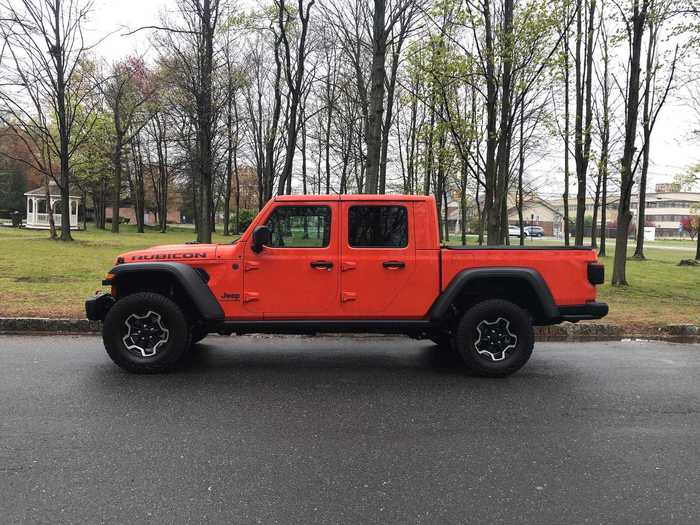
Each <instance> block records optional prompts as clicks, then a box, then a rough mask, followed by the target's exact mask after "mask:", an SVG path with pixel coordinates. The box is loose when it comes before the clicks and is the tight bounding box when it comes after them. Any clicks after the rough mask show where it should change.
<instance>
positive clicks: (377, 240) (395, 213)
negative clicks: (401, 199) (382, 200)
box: [348, 206, 408, 248]
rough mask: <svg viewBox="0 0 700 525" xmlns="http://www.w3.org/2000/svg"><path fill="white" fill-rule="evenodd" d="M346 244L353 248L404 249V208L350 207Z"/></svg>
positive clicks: (406, 231) (405, 212)
mask: <svg viewBox="0 0 700 525" xmlns="http://www.w3.org/2000/svg"><path fill="white" fill-rule="evenodd" d="M348 243H349V244H350V246H352V247H353V248H405V247H406V246H408V212H407V210H406V207H405V206H352V207H351V208H350V210H349V211H348Z"/></svg>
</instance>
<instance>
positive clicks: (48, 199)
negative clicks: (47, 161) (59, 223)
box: [44, 175, 58, 241]
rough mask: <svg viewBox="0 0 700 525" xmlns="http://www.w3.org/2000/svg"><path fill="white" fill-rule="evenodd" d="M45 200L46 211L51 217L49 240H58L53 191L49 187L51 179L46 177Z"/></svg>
mask: <svg viewBox="0 0 700 525" xmlns="http://www.w3.org/2000/svg"><path fill="white" fill-rule="evenodd" d="M44 189H45V190H46V191H45V192H44V198H45V199H46V211H47V212H48V216H49V238H50V239H51V240H52V241H55V240H58V235H56V221H55V220H54V218H53V206H51V190H50V187H49V177H48V176H47V175H44Z"/></svg>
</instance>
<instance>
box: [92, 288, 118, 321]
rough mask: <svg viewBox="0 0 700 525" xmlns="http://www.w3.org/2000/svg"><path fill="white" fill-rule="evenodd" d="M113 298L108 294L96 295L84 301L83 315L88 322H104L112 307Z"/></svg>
mask: <svg viewBox="0 0 700 525" xmlns="http://www.w3.org/2000/svg"><path fill="white" fill-rule="evenodd" d="M114 301H115V300H114V297H112V296H111V295H110V294H108V293H98V294H96V295H95V296H93V297H89V298H88V299H87V300H86V301H85V315H86V316H87V318H88V319H90V321H104V318H105V316H106V315H107V312H108V311H109V309H110V308H112V305H113V304H114Z"/></svg>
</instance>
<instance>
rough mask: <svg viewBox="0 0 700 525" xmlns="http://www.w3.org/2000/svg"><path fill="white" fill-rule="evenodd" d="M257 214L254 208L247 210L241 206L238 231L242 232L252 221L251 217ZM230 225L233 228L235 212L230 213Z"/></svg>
mask: <svg viewBox="0 0 700 525" xmlns="http://www.w3.org/2000/svg"><path fill="white" fill-rule="evenodd" d="M257 214H258V212H257V211H255V210H247V209H244V208H241V210H240V221H241V230H240V232H239V233H243V232H244V231H246V230H247V229H248V226H250V223H251V222H253V219H254V218H255V216H256V215H257ZM231 225H232V226H233V227H234V228H235V226H236V214H235V213H234V214H232V215H231Z"/></svg>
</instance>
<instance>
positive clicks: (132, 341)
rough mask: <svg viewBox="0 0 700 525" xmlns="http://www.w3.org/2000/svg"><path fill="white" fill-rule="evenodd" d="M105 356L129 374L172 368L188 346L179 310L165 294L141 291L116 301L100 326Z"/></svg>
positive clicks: (187, 336)
mask: <svg viewBox="0 0 700 525" xmlns="http://www.w3.org/2000/svg"><path fill="white" fill-rule="evenodd" d="M102 340H103V342H104V345H105V349H106V350H107V354H108V355H109V357H111V358H112V361H114V362H115V363H116V364H117V365H119V366H120V367H121V368H123V369H125V370H128V371H129V372H135V373H141V374H149V373H150V374H152V373H158V372H164V371H167V370H169V369H171V368H173V367H174V366H175V365H176V364H177V363H178V361H180V359H181V358H182V356H183V355H184V354H185V351H186V350H187V348H188V347H189V342H190V333H189V328H188V325H187V320H186V319H185V315H184V314H183V313H182V310H180V308H179V307H178V306H177V305H176V304H175V303H174V302H173V301H171V300H170V299H169V298H168V297H165V296H164V295H160V294H156V293H150V292H142V293H135V294H132V295H128V296H126V297H124V298H123V299H119V300H118V301H117V302H116V303H115V304H114V306H112V308H110V310H109V312H108V313H107V316H106V317H105V320H104V323H103V325H102Z"/></svg>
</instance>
